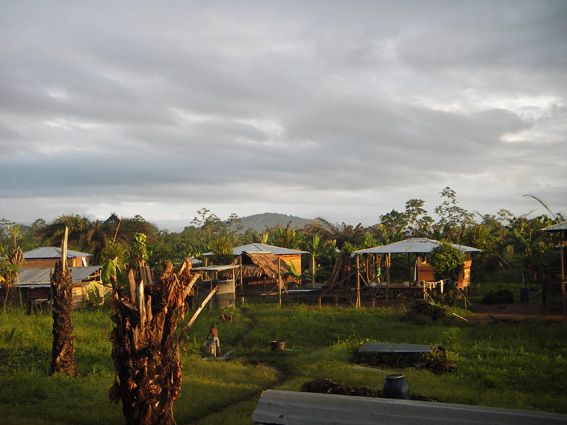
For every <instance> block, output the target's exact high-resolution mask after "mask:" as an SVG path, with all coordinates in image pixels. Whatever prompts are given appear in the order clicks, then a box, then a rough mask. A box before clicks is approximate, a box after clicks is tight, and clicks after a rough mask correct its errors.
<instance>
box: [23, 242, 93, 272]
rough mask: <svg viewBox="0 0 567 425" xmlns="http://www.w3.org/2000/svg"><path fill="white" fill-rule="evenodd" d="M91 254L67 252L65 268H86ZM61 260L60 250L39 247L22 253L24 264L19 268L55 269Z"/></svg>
mask: <svg viewBox="0 0 567 425" xmlns="http://www.w3.org/2000/svg"><path fill="white" fill-rule="evenodd" d="M91 256H92V254H87V253H85V252H78V251H73V250H67V266H68V267H86V266H88V260H89V257H91ZM60 260H61V248H57V247H41V248H36V249H33V250H31V251H27V252H24V262H23V263H22V264H21V268H26V269H38V268H43V267H51V268H54V267H55V263H56V262H57V261H60Z"/></svg>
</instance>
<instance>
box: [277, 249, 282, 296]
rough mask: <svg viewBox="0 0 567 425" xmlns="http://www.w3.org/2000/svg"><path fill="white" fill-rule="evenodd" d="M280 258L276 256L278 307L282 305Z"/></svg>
mask: <svg viewBox="0 0 567 425" xmlns="http://www.w3.org/2000/svg"><path fill="white" fill-rule="evenodd" d="M280 267H281V259H280V257H278V297H279V304H280V307H281V306H282V276H281V274H280V272H281V269H280Z"/></svg>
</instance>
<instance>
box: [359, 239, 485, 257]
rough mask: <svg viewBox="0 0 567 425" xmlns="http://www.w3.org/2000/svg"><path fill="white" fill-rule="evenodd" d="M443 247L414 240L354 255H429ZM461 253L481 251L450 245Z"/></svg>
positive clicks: (366, 250) (439, 243)
mask: <svg viewBox="0 0 567 425" xmlns="http://www.w3.org/2000/svg"><path fill="white" fill-rule="evenodd" d="M440 245H441V242H439V241H435V240H433V239H427V238H412V239H406V240H405V241H400V242H394V243H391V244H389V245H382V246H376V247H374V248H367V249H360V250H358V251H354V253H353V254H428V253H430V252H431V251H433V250H434V249H435V248H437V247H438V246H440ZM449 245H451V246H453V247H455V248H457V249H458V250H459V251H461V252H481V250H480V249H477V248H473V247H470V246H465V245H457V244H449Z"/></svg>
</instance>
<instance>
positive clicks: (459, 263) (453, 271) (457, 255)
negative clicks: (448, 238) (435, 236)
mask: <svg viewBox="0 0 567 425" xmlns="http://www.w3.org/2000/svg"><path fill="white" fill-rule="evenodd" d="M464 260H465V256H464V254H463V253H462V252H461V251H459V250H458V249H457V248H455V247H453V246H452V245H449V244H448V243H442V244H441V245H439V246H438V247H437V248H435V249H434V250H433V251H432V252H431V256H430V259H429V261H430V262H431V265H432V266H433V270H434V273H435V279H438V280H440V279H452V280H453V281H457V280H458V279H459V275H460V274H461V272H462V271H463V262H464Z"/></svg>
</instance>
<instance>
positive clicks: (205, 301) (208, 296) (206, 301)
mask: <svg viewBox="0 0 567 425" xmlns="http://www.w3.org/2000/svg"><path fill="white" fill-rule="evenodd" d="M218 289H219V287H218V286H215V287H214V288H213V290H212V291H211V292H209V295H207V296H206V297H205V299H204V300H203V302H202V303H201V305H200V306H199V308H198V309H197V310H196V311H195V314H193V317H191V319H190V320H189V321H188V322H187V324H186V325H185V326H184V327H183V330H182V331H181V335H183V334H184V333H185V332H187V330H188V329H189V328H190V327H191V326H192V325H193V323H195V320H197V317H199V314H201V311H202V310H203V309H204V308H205V306H206V305H207V303H208V302H209V300H210V299H211V298H212V297H213V295H215V292H217V290H218Z"/></svg>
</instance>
